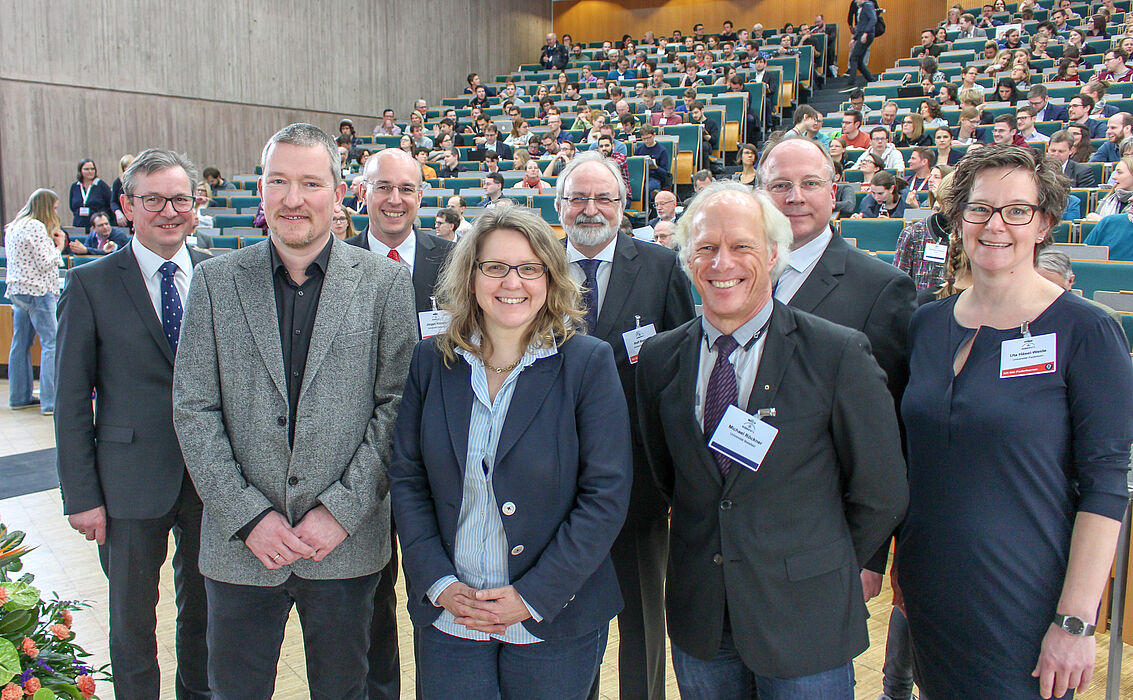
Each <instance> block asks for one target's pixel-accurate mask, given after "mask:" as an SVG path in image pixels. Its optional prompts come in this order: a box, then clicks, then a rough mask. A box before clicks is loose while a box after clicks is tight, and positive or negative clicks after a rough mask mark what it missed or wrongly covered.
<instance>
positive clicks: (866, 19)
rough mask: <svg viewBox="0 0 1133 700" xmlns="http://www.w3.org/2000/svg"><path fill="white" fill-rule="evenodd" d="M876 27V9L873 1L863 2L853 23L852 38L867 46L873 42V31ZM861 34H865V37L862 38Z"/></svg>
mask: <svg viewBox="0 0 1133 700" xmlns="http://www.w3.org/2000/svg"><path fill="white" fill-rule="evenodd" d="M876 29H877V10H876V9H874V5H873V3H870V2H863V3H862V6H861V9H860V10H859V11H858V16H857V20H856V22H855V24H854V38H855V39H858V40H860V41H862V42H863V43H864V44H866V45H867V46H868V45H869V44H872V43H873V33H874V31H875V30H876ZM862 35H865V39H862Z"/></svg>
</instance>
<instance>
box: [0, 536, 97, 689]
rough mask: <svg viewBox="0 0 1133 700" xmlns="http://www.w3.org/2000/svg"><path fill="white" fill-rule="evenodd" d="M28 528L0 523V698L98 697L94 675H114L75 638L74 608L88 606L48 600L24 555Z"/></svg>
mask: <svg viewBox="0 0 1133 700" xmlns="http://www.w3.org/2000/svg"><path fill="white" fill-rule="evenodd" d="M23 541H24V533H22V532H20V531H18V530H14V531H9V530H8V528H7V527H5V526H4V524H3V523H0V700H26V699H30V700H52V699H53V698H62V699H64V700H84V699H85V698H95V697H97V696H96V695H95V677H96V676H97V677H98V678H99V680H102V681H110V682H112V681H113V679H112V678H111V677H110V675H109V674H108V673H107V672H106V667H105V666H104V667H102V668H98V669H95V668H91V667H89V666H87V665H86V664H84V663H83V660H84V659H86V658H87V657H89V656H90V654H88V653H87V652H85V651H83V649H82V647H80V646H79V645H77V644H75V642H74V640H75V633H74V632H73V631H72V630H71V623H72V620H73V618H72V611H75V610H79V609H82V608H85V607H87V605H86V603H83V602H81V601H73V600H58V599H52V600H43V599H42V598H41V597H40V592H39V589H37V588H35V587H34V586H32V585H31V584H32V581H33V580H34V577H33V576H32V575H31V574H27V573H25V574H24V575H22V576H20V577H19V578H18V579H15V580H13V579H12V578H11V576H10V574H14V573H16V572H18V571H20V569H22V568H23V564H22V563H21V562H20V557H22V556H23V555H25V554H27V553H28V552H30V551H31V550H32V549H34V547H25V546H23Z"/></svg>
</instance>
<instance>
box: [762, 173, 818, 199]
mask: <svg viewBox="0 0 1133 700" xmlns="http://www.w3.org/2000/svg"><path fill="white" fill-rule="evenodd" d="M829 182H830V180H827V179H824V178H821V177H808V178H803V180H802V182H800V183H798V187H799V189H800V190H802V191H803V192H818V191H820V190H821V189H822V188H824V187H826V185H827V184H828V183H829ZM763 189H764V190H766V191H767V192H770V193H771V194H774V195H779V196H782V195H786V194H790V193H791V190H793V189H795V183H793V182H791V181H790V180H776V181H775V182H769V183H767V185H766V186H765V187H764V188H763Z"/></svg>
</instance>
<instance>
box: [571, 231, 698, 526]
mask: <svg viewBox="0 0 1133 700" xmlns="http://www.w3.org/2000/svg"><path fill="white" fill-rule="evenodd" d="M613 265H614V266H613V268H612V269H611V270H610V285H609V287H608V288H607V289H606V293H605V298H604V300H603V303H602V308H601V311H600V312H599V314H598V325H597V327H596V328H595V329H594V332H593V333H591V334H590V335H592V336H594V337H596V338H600V339H602V340H604V341H606V342H607V343H609V344H610V347H612V348H613V349H614V360H615V361H616V362H617V365H618V377H619V379H620V380H621V384H622V390H623V391H624V392H625V396H626V400H627V401H628V402H629V411H630V425H631V429H632V431H633V444H634V450H633V456H634V460H633V494H632V496H631V498H630V506H629V515H628V516H627V518H626V525H627V527H634V526H637V525H642V524H645V523H649V522H651V521H654V520H656V519H659V518H664V517H665V516H666V514H667V513H668V510H669V509H668V506H667V505H666V504H665V500H664V499H663V498H662V497H661V494H660V492H658V491H657V487H656V485H655V484H654V483H653V478H652V476H651V475H650V473H649V465H648V464H647V463H646V461H645V454H644V453H643V452H642V451H641V445H642V443H643V440H642V436H641V433H640V432H639V431H638V429H637V407H636V406H635V404H634V402H633V396H634V392H635V391H636V388H635V387H636V383H635V382H636V373H635V370H636V366H635V365H631V364H630V362H629V355H627V354H626V346H625V343H624V342H622V333H625V332H626V331H628V330H632V329H633V328H634V327H635V323H636V319H635V318H634V316H641V325H643V326H645V325H648V324H650V323H652V324H653V325H654V327H655V328H656V329H657V332H658V333H660V332H661V331H667V330H670V329H673V328H676V327H677V326H679V325H681V324H682V323H684V322H685V321H687V320H689V319H690V318H692V317H693V315H694V314H695V313H696V311H695V308H694V306H693V303H692V286H691V285H690V284H689V281H688V277H687V276H686V275H685V273H684V271H683V270H681V266H680V262H678V260H677V255H676V253H674V252H673V251H671V250H669V249H668V248H665V247H664V246H659V245H657V244H655V243H649V242H647V241H638V240H636V239H633V238H630V237H629V236H627V235H625V234H621V233H619V234H618V241H617V243H615V244H614V264H613Z"/></svg>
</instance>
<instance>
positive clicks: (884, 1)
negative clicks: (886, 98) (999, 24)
mask: <svg viewBox="0 0 1133 700" xmlns="http://www.w3.org/2000/svg"><path fill="white" fill-rule="evenodd" d="M880 4H881V6H882V7H883V8H885V10H886V12H885V24H886V28H887V30H886V32H885V34H884V36H882V37H881V38H879V39H878V40H877V41H876V42H875V43H874V45H873V48H872V51H871V53H870V61H869V62H870V69H871V70H872V71H873V72H877V73H880V72H881V70H882V69H883V68H885V67H887V66H892V65H893V62H894V61H895V60H897V59H898V58H901V57H905V56H908V55H909V49H910V48H911V47H912V46H913V45H914V44H918V43H920V33H921V30H922V29H924V28H926V27H928V26H930V25H931V26H935V25H936V23H937V22H939V21H940V20H942V19H944V16H945V13H946V11H947V8H948V6H949V5H950V4H951V2H949V1H948V0H881V3H880ZM849 7H850V3H849V2H847V0H793V1H792V2H781V1H779V0H775V1H772V0H756V2H740V1H739V0H669V2H658V1H657V0H622V1H621V2H609V1H608V0H571V1H560V2H555V3H554V23H555V24H554V29H555V31H556V32H557V33H558V34H560V35H562V34H570V35H571V37H572V38H573V39H574V40H575V41H576V42H578V41H585V42H590V41H605V40H606V39H619V38H621V36H622V34H631V35H633V36H634V37H641V36H642V35H643V34H644V33H645V32H646V31H647V30H652V31H653V33H654V34H656V35H658V36H660V35H662V34H665V35H670V34H672V31H673V30H674V29H680V30H681V31H682V32H684V33H685V34H686V35H688V34H691V33H692V27H693V25H695V24H696V23H697V22H701V23H703V24H704V31H705V32H706V33H709V34H711V33H715V32H719V31H720V25H721V23H723V21H724V20H726V19H730V20H732V22H734V23H735V26H736V28H740V27H751V26H752V25H753V24H756V23H760V24H762V25H764V26H765V27H782V26H783V25H784V24H786V23H787V22H793V23H794V24H796V25H798V24H802V23H806V24H810V23H812V22H814V17H815V15H817V14H820V13H821V14H824V15H825V16H826V21H827V22H828V23H832V24H837V25H838V26H839V31H840V36H839V43H840V46H839V47H838V59H839V62H840V66H841V69H842V70H844V69H845V68H846V59H847V58H848V57H849V55H850V51H849V41H850V37H849V34H848V33H847V29H846V14H847V11H848V10H849Z"/></svg>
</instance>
